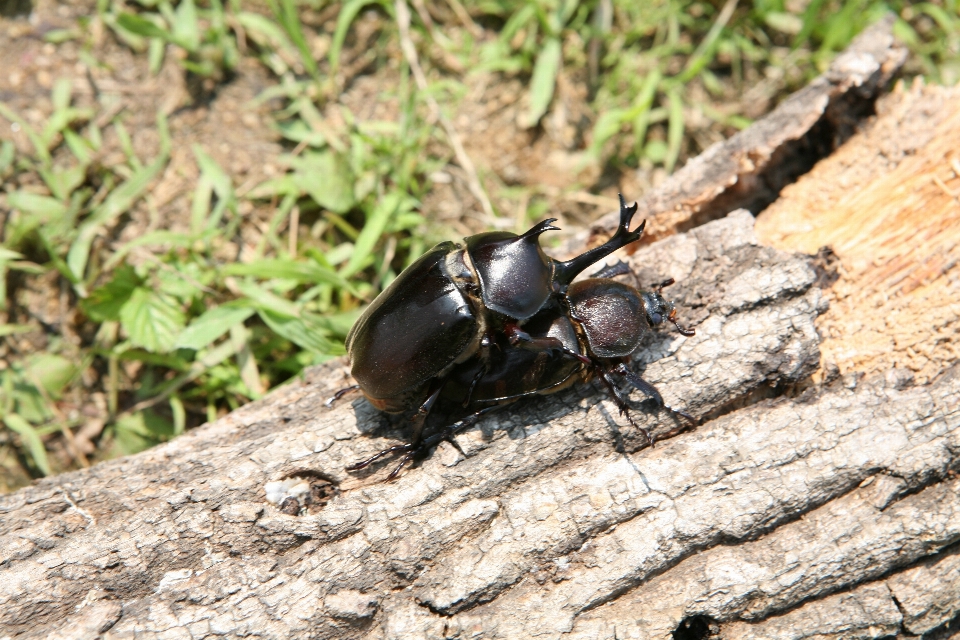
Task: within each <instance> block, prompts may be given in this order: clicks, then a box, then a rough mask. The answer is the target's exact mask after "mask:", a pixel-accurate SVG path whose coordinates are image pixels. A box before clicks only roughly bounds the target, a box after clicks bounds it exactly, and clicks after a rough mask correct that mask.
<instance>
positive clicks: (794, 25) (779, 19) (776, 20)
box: [763, 11, 803, 36]
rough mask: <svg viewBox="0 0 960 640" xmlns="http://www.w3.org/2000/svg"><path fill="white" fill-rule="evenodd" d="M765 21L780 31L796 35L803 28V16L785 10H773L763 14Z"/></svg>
mask: <svg viewBox="0 0 960 640" xmlns="http://www.w3.org/2000/svg"><path fill="white" fill-rule="evenodd" d="M763 21H764V22H765V23H767V26H769V27H770V28H772V29H776V30H777V31H779V32H780V33H786V34H789V35H791V36H795V35H797V34H798V33H800V31H802V30H803V18H801V17H800V16H798V15H796V14H793V13H787V12H785V11H771V12H769V13H767V14H766V15H765V16H763Z"/></svg>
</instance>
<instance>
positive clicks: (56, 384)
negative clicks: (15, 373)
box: [25, 353, 77, 399]
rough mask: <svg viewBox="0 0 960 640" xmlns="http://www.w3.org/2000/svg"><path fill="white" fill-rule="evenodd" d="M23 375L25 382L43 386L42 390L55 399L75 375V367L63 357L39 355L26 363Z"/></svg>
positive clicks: (46, 354)
mask: <svg viewBox="0 0 960 640" xmlns="http://www.w3.org/2000/svg"><path fill="white" fill-rule="evenodd" d="M25 373H26V376H27V380H29V381H30V382H32V383H34V384H39V385H41V386H43V388H44V390H46V392H47V393H48V394H50V396H51V397H53V398H55V399H56V398H58V397H60V393H61V392H62V391H63V388H64V387H65V386H67V384H68V383H69V382H70V380H71V379H72V378H73V376H75V375H76V374H77V367H76V365H74V363H73V362H72V361H70V360H67V359H66V358H64V357H63V356H58V355H56V354H54V353H39V354H37V355H35V356H33V357H31V358H30V359H29V360H28V361H27V363H26V369H25Z"/></svg>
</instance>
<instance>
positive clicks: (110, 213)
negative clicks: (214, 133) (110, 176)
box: [67, 152, 169, 280]
mask: <svg viewBox="0 0 960 640" xmlns="http://www.w3.org/2000/svg"><path fill="white" fill-rule="evenodd" d="M167 160H169V155H168V154H167V153H165V152H162V153H161V154H160V155H159V156H158V157H157V158H156V159H155V160H154V161H153V162H151V163H150V164H149V165H147V166H145V167H143V168H141V169H140V170H139V171H137V172H136V173H134V174H133V175H132V176H131V177H130V179H129V180H127V181H126V182H124V183H123V184H121V185H120V186H119V187H117V188H116V189H114V190H113V191H112V192H111V193H110V195H108V196H107V198H106V200H104V201H103V203H102V204H101V205H100V206H98V207H97V208H96V209H95V210H94V211H93V213H91V214H90V216H89V217H88V218H87V219H86V220H84V222H83V224H81V225H80V229H79V233H78V235H77V239H76V240H75V241H74V242H73V244H72V245H71V246H70V251H69V252H68V253H67V266H69V268H70V270H71V271H72V272H73V274H74V276H75V277H76V278H77V280H83V276H84V272H85V271H86V269H87V260H89V258H90V246H91V245H92V244H93V239H94V238H95V237H96V236H97V234H99V233H100V231H101V230H102V228H103V227H104V226H105V225H107V224H110V223H111V222H113V221H114V220H116V219H117V218H118V217H120V214H122V213H124V212H125V211H127V210H128V209H130V207H131V206H133V203H134V202H136V201H137V200H138V199H139V198H140V197H141V196H142V195H143V194H144V192H145V191H146V190H147V187H149V186H150V183H151V182H152V181H153V179H154V178H156V177H157V176H158V175H159V174H160V172H161V171H162V170H163V168H164V167H165V166H166V165H167Z"/></svg>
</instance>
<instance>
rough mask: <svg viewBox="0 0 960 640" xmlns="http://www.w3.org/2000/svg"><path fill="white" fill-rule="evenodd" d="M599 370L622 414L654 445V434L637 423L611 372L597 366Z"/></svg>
mask: <svg viewBox="0 0 960 640" xmlns="http://www.w3.org/2000/svg"><path fill="white" fill-rule="evenodd" d="M597 371H598V372H599V373H600V379H601V380H602V381H603V384H605V385H606V387H607V390H608V391H610V395H612V396H613V401H614V403H616V405H617V408H618V409H620V415H622V416H626V417H627V422H629V423H630V424H631V425H632V426H633V428H634V429H636V430H637V431H639V432H640V433H642V434H643V437H644V438H646V439H647V442H649V443H650V446H651V447H652V446H653V443H654V440H653V436H651V435H650V432H649V431H647V430H646V429H644V428H643V427H641V426H640V425H639V424H637V422H636V420H634V419H633V416H631V415H630V407H629V406H628V405H627V400H626V398H624V397H623V394H622V393H621V392H620V389H618V388H617V385H616V384H615V383H614V381H613V379H612V378H611V377H610V373H609V372H607V370H606V369H604V368H603V367H600V366H597Z"/></svg>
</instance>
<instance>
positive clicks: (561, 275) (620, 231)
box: [553, 194, 647, 286]
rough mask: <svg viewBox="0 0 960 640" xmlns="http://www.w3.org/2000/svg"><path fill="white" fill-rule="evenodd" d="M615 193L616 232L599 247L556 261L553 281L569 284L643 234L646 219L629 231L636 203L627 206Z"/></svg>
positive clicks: (635, 211)
mask: <svg viewBox="0 0 960 640" xmlns="http://www.w3.org/2000/svg"><path fill="white" fill-rule="evenodd" d="M617 195H618V196H619V197H620V224H619V225H618V226H617V232H616V233H615V234H613V237H612V238H610V239H609V240H607V241H606V242H605V243H603V244H602V245H600V246H599V247H595V248H593V249H591V250H590V251H587V252H585V253H582V254H580V255H579V256H577V257H576V258H573V259H572V260H567V261H566V262H557V263H556V266H555V268H554V275H553V280H554V282H556V283H557V284H560V285H563V286H566V285H568V284H570V283H571V282H573V279H574V278H576V277H577V276H578V275H580V273H581V272H583V270H584V269H586V268H587V267H589V266H590V265H592V264H594V263H595V262H599V261H600V260H603V259H604V258H606V257H607V256H608V255H610V254H611V253H613V252H614V251H616V250H617V249H619V248H620V247H625V246H627V245H628V244H630V243H631V242H636V241H637V240H639V239H640V236H641V235H643V228H644V227H645V226H646V224H647V221H646V220H644V221H643V222H641V223H640V226H639V227H637V228H636V229H635V230H634V231H630V222H631V221H632V220H633V216H634V214H636V213H637V203H636V202H634V203H633V206H630V207H628V206H627V202H626V200H624V199H623V195H622V194H617Z"/></svg>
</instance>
